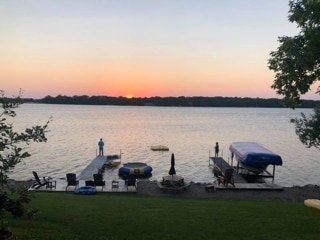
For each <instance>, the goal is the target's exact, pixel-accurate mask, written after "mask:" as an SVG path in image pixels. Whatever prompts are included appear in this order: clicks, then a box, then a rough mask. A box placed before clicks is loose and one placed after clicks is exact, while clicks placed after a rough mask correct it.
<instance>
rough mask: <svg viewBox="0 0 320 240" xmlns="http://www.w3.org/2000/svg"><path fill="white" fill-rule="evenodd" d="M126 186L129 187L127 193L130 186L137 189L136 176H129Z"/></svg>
mask: <svg viewBox="0 0 320 240" xmlns="http://www.w3.org/2000/svg"><path fill="white" fill-rule="evenodd" d="M126 185H127V191H128V190H129V187H130V186H133V187H135V189H137V179H136V177H134V176H129V177H128V178H127V180H126Z"/></svg>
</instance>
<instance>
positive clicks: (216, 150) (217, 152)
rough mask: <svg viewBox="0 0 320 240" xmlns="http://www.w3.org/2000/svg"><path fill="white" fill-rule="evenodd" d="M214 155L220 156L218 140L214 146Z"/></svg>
mask: <svg viewBox="0 0 320 240" xmlns="http://www.w3.org/2000/svg"><path fill="white" fill-rule="evenodd" d="M214 157H216V158H217V157H219V143H218V142H216V146H215V147H214Z"/></svg>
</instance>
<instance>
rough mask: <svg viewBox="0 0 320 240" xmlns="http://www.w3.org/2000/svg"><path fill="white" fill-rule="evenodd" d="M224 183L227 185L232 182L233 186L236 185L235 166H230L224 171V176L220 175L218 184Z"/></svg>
mask: <svg viewBox="0 0 320 240" xmlns="http://www.w3.org/2000/svg"><path fill="white" fill-rule="evenodd" d="M220 183H222V184H223V185H224V186H225V187H226V186H228V184H229V183H230V184H231V185H232V186H233V187H235V185H234V179H233V168H228V169H226V170H225V172H224V176H219V177H218V184H219V185H220Z"/></svg>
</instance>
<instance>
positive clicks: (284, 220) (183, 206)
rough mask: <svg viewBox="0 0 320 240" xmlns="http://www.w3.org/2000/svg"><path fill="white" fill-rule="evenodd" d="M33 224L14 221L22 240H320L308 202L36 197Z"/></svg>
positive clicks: (319, 216)
mask: <svg viewBox="0 0 320 240" xmlns="http://www.w3.org/2000/svg"><path fill="white" fill-rule="evenodd" d="M30 205H31V206H35V207H37V208H39V209H40V213H39V214H38V215H37V216H36V217H35V218H34V219H32V220H29V219H26V218H23V219H18V220H14V221H12V220H11V221H10V226H12V230H13V232H14V234H15V235H16V236H18V238H19V239H41V240H42V239H48V240H50V239H68V240H69V239H99V240H100V239H101V240H102V239H108V240H111V239H114V240H115V239H135V240H136V239H157V240H159V239H167V240H169V239H170V240H172V239H184V240H187V239H190V240H191V239H192V240H195V239H224V240H229V239H236V240H242V239H245V240H251V239H252V240H264V239H265V240H270V239H272V240H275V239H290V240H294V239H297V240H298V239H299V240H303V239H312V240H314V239H318V237H319V236H320V228H319V225H320V211H319V210H315V209H311V208H307V207H305V206H304V205H303V204H302V203H292V202H278V201H250V200H246V201H244V200H242V201H239V200H221V199H220V200H216V199H191V198H176V197H175V198H170V197H150V196H141V195H135V194H97V195H91V196H79V195H74V194H67V193H36V194H35V199H34V200H33V201H32V203H31V204H30Z"/></svg>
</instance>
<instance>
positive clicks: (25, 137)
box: [0, 90, 49, 238]
mask: <svg viewBox="0 0 320 240" xmlns="http://www.w3.org/2000/svg"><path fill="white" fill-rule="evenodd" d="M20 104H22V102H21V98H20V94H19V97H16V98H7V97H5V95H4V92H3V91H1V90H0V105H1V112H0V220H1V223H4V222H5V220H4V219H5V217H6V213H7V212H8V213H11V214H12V216H13V217H14V218H18V217H22V216H23V215H24V214H25V213H28V211H27V210H26V209H25V206H24V204H26V203H28V202H30V200H31V195H30V194H29V192H28V191H27V189H23V190H21V191H20V192H19V193H18V194H10V192H9V191H8V190H7V188H6V183H7V181H8V178H9V177H8V173H9V172H10V171H12V170H13V169H14V167H15V166H16V165H17V164H18V163H20V162H21V161H22V160H23V159H25V158H27V157H30V156H31V155H30V154H29V153H28V152H26V151H24V150H23V148H22V147H23V144H29V143H30V142H45V141H47V138H46V136H45V133H46V132H47V128H48V124H49V121H48V122H47V123H46V124H45V125H43V126H33V127H31V128H27V129H25V131H24V132H21V133H19V132H15V131H14V129H13V124H12V123H10V122H9V121H8V119H7V118H13V117H15V116H16V113H15V111H14V110H15V108H17V107H19V105H20ZM29 213H31V212H29ZM0 228H4V227H3V226H0ZM1 230H4V229H1ZM0 238H1V236H0Z"/></svg>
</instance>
